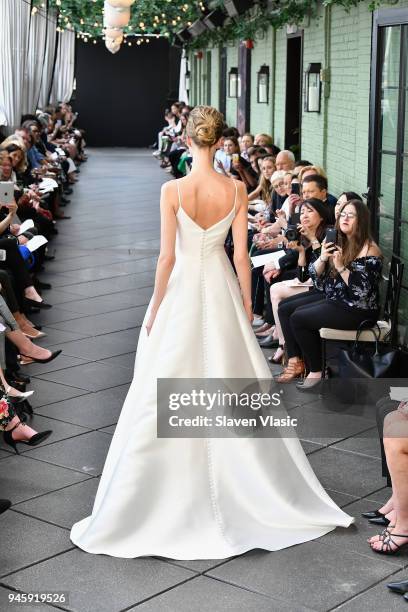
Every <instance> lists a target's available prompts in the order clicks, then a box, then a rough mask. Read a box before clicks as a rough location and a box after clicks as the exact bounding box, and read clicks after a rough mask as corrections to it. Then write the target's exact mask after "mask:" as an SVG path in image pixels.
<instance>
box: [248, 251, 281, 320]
mask: <svg viewBox="0 0 408 612" xmlns="http://www.w3.org/2000/svg"><path fill="white" fill-rule="evenodd" d="M275 251H277V249H258V250H257V251H253V252H252V253H251V257H255V256H256V255H266V254H267V253H274V252H275ZM263 269H264V266H259V267H258V268H253V270H252V307H253V311H254V313H255V314H258V315H261V316H262V315H263V311H264V306H265V279H264V277H263Z"/></svg>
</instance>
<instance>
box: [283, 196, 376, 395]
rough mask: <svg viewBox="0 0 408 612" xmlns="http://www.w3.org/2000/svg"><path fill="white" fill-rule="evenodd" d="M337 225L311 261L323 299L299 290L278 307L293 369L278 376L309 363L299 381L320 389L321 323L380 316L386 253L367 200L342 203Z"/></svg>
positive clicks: (348, 323) (354, 325)
mask: <svg viewBox="0 0 408 612" xmlns="http://www.w3.org/2000/svg"><path fill="white" fill-rule="evenodd" d="M336 229H337V234H338V238H337V241H336V244H334V243H332V242H327V241H326V239H325V240H323V242H322V247H321V253H320V257H319V258H318V259H317V260H316V261H315V262H314V263H311V264H310V265H309V274H310V277H311V279H312V281H313V284H314V287H315V288H316V289H317V290H319V291H321V292H322V295H321V299H316V294H314V295H313V296H311V297H309V300H310V301H308V296H307V295H306V296H303V295H301V296H296V297H294V298H288V299H287V300H283V301H282V302H281V303H280V305H279V309H278V312H279V319H280V322H281V326H282V331H283V335H284V337H285V342H286V348H287V353H288V357H289V361H288V366H290V367H291V370H292V372H291V374H292V375H291V376H289V373H288V376H286V377H283V379H282V376H281V377H280V378H279V382H290V380H293V379H294V378H298V377H299V372H300V371H303V370H304V368H305V367H306V370H307V371H308V375H307V377H306V378H305V380H304V382H303V383H301V382H300V383H298V384H297V387H298V388H299V389H300V390H302V391H308V390H312V389H314V390H316V386H317V385H318V384H319V382H320V380H321V378H322V367H321V364H322V354H321V340H320V334H319V330H320V329H321V328H322V327H333V328H336V329H358V327H359V325H360V324H361V323H362V322H363V321H366V320H370V321H373V322H375V321H377V317H378V311H379V284H380V280H381V271H382V254H381V251H380V249H379V247H378V246H377V245H376V243H375V242H374V241H373V239H372V237H371V234H370V213H369V210H368V208H367V206H365V204H363V202H361V201H360V200H357V199H355V200H351V201H350V202H346V203H345V204H343V205H342V207H341V208H340V210H339V215H338V218H337V221H336ZM303 359H304V361H305V363H304V362H303Z"/></svg>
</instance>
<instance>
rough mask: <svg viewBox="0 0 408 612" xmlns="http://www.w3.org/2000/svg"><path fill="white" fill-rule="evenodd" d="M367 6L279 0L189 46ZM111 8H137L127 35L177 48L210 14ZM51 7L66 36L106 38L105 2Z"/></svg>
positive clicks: (171, 6)
mask: <svg viewBox="0 0 408 612" xmlns="http://www.w3.org/2000/svg"><path fill="white" fill-rule="evenodd" d="M362 1H363V0H280V2H279V1H278V0H277V1H276V8H275V10H273V11H269V12H267V11H266V10H265V8H263V7H261V6H260V5H255V7H254V8H252V9H250V10H249V11H247V12H246V13H244V14H243V15H240V16H238V17H236V18H234V19H233V20H229V22H227V23H226V24H225V25H224V26H222V27H217V28H215V29H214V30H207V31H205V32H203V34H201V35H200V36H198V37H197V38H193V39H191V40H190V41H189V42H188V43H184V46H186V47H188V48H189V49H192V50H194V49H203V48H205V47H208V46H209V45H210V43H211V45H219V44H228V42H231V41H235V42H238V41H240V40H241V41H242V40H256V38H257V37H256V33H257V32H258V36H259V32H261V31H266V30H268V29H269V27H273V28H275V29H278V28H281V27H283V26H285V25H287V24H301V22H302V21H303V19H304V18H305V17H307V16H314V15H316V13H317V9H318V7H319V6H341V7H342V8H343V9H345V10H346V11H349V10H350V9H352V8H353V7H355V6H357V5H358V4H359V3H360V2H362ZM388 1H389V0H388ZM386 2H387V0H372V1H371V4H370V5H369V8H370V9H372V10H373V9H375V8H378V6H380V5H381V4H382V3H386ZM109 3H110V4H111V5H112V6H114V5H115V6H119V5H120V6H121V7H123V8H125V9H129V8H131V16H130V21H129V24H128V26H127V27H126V28H124V34H127V35H128V36H132V35H139V36H140V35H148V34H149V35H157V36H166V37H167V38H168V39H169V41H170V43H173V42H175V40H176V34H177V32H180V31H181V30H183V29H186V28H188V27H189V26H190V25H191V24H192V23H194V21H196V20H197V19H200V18H201V17H202V15H203V14H204V12H205V11H206V7H205V5H204V2H203V1H202V0H201V1H199V2H188V1H186V0H137V1H135V2H133V1H132V0H112V1H110V2H109ZM45 5H46V0H33V7H35V8H36V9H37V10H38V11H40V10H41V9H43V8H44V7H45ZM48 5H49V7H50V8H54V9H57V10H58V27H59V29H60V30H65V29H73V30H75V31H76V32H77V33H78V35H79V36H81V37H82V38H84V37H86V38H87V39H92V38H97V37H103V36H104V31H103V12H102V9H103V5H104V0H86V1H85V0H48ZM215 8H221V9H223V8H224V2H223V0H212V1H211V9H215ZM178 44H180V43H178Z"/></svg>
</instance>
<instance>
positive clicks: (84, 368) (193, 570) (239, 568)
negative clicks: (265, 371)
mask: <svg viewBox="0 0 408 612" xmlns="http://www.w3.org/2000/svg"><path fill="white" fill-rule="evenodd" d="M80 176H81V181H80V182H79V184H78V186H77V187H76V188H75V192H74V195H73V196H72V198H71V199H72V203H71V204H70V205H69V207H68V209H67V213H68V212H69V214H72V217H73V218H72V220H71V221H66V222H64V223H60V224H59V231H60V232H59V235H58V236H57V239H56V240H55V241H54V243H53V244H52V245H51V246H52V249H55V251H56V258H55V260H54V261H51V262H48V264H47V271H46V273H45V274H43V279H44V280H49V282H51V283H52V284H53V289H52V290H50V291H48V292H46V293H45V297H46V299H47V301H49V302H50V303H52V304H54V306H55V308H53V309H52V310H51V311H49V312H47V311H45V312H41V313H39V314H38V315H36V316H35V317H34V318H35V320H36V321H37V322H38V323H42V324H43V325H44V330H45V331H46V332H47V334H48V335H47V337H46V338H44V339H43V340H41V341H40V343H41V344H42V345H43V346H51V345H52V346H53V347H55V348H57V347H58V348H61V349H62V350H63V353H62V355H61V356H60V357H59V359H57V360H55V361H54V362H52V363H50V364H46V365H39V364H34V365H30V366H26V367H25V370H26V371H27V372H28V373H29V374H30V375H31V376H32V388H33V389H35V391H36V393H35V395H34V396H33V398H32V404H33V406H34V407H35V412H36V415H35V417H34V419H33V426H34V427H36V428H37V429H48V428H50V429H53V432H54V433H53V435H52V436H51V437H50V438H49V439H48V440H47V441H46V442H45V443H44V444H42V445H41V446H39V447H37V448H30V447H24V452H23V447H22V448H21V452H22V454H21V456H16V455H14V454H12V453H11V452H10V450H9V447H6V446H5V445H4V444H0V467H1V470H0V491H1V496H2V497H9V498H10V499H11V500H12V502H13V506H12V509H11V510H10V511H8V512H7V513H5V514H3V515H2V516H1V517H0V528H1V533H2V539H1V546H0V609H1V610H3V609H10V610H12V609H21V610H23V609H24V610H27V609H36V610H40V611H41V610H44V611H45V610H52V609H54V610H55V609H56V608H55V607H53V606H52V605H51V606H36V607H34V606H18V607H14V606H13V607H11V606H10V607H9V608H4V606H3V607H2V604H3V602H5V601H6V599H5V597H6V596H7V594H8V593H10V592H12V591H15V590H26V591H27V590H36V591H44V590H45V591H47V590H48V591H69V602H68V604H66V605H64V606H62V607H63V609H66V610H73V611H74V610H75V611H78V612H87V611H89V612H104V611H106V612H120V611H123V610H132V612H133V611H135V612H136V611H137V610H141V611H146V612H206V611H210V610H211V612H212V611H214V612H226V611H231V612H238V611H244V612H252V611H253V612H255V611H256V612H258V611H259V612H263V611H265V612H266V611H271V612H274V611H275V610H276V611H279V612H303V611H307V610H315V611H316V610H319V611H320V610H324V611H329V610H344V611H345V612H346V611H349V610H350V611H353V612H354V611H356V612H357V611H358V612H360V610H361V611H363V610H374V611H380V610H381V611H382V610H385V609H389V610H400V609H401V610H406V603H405V602H404V601H403V600H402V599H401V598H400V597H399V596H395V595H392V594H390V593H388V592H387V589H386V586H385V583H386V582H387V578H388V577H391V576H392V577H393V579H394V578H397V577H401V578H402V577H404V578H405V577H408V569H407V566H408V557H407V555H400V556H399V557H394V558H392V559H389V558H384V557H381V556H379V555H375V554H374V553H372V552H371V551H370V549H369V548H368V546H367V543H366V538H367V536H368V535H370V534H372V533H375V529H374V528H373V527H371V526H370V525H368V524H367V523H366V522H365V521H364V520H363V519H362V518H361V517H360V514H361V512H362V511H363V510H366V509H372V508H375V507H378V506H379V505H380V504H382V503H383V502H384V501H385V500H386V499H387V497H388V495H389V489H387V488H386V487H385V486H384V485H385V481H384V479H383V478H381V463H380V459H379V448H378V442H377V441H376V439H375V429H373V427H374V426H375V422H374V421H373V418H374V414H373V411H372V410H370V409H368V410H363V411H362V412H361V413H356V414H355V415H354V416H353V415H348V413H347V411H346V410H345V411H344V414H343V415H336V416H334V417H333V423H332V425H331V429H332V430H333V431H334V430H336V431H337V427H338V425H337V423H339V422H343V424H344V423H346V424H345V425H344V426H342V428H341V429H342V434H341V435H340V434H338V435H337V436H334V435H327V436H323V435H322V437H321V438H320V439H317V438H316V437H313V436H311V435H310V433H311V432H310V431H306V432H305V438H306V439H305V441H304V442H303V444H304V448H305V451H306V452H307V454H308V456H309V459H310V462H311V464H312V466H313V468H314V469H315V471H316V473H317V476H318V477H319V479H320V480H321V482H322V484H323V485H324V486H325V487H326V488H327V490H328V492H329V494H330V495H331V496H332V498H333V499H334V500H335V501H336V503H338V504H339V505H341V506H342V507H344V508H345V511H346V512H348V513H350V514H352V515H353V516H355V517H356V524H355V525H353V526H352V527H351V528H350V529H337V530H336V531H334V532H331V533H329V534H327V535H326V536H325V537H323V538H320V539H319V540H315V541H313V542H308V543H306V544H302V545H299V546H296V547H293V548H289V549H285V550H281V551H278V552H275V553H268V552H265V551H258V550H257V551H251V552H249V553H246V554H244V555H240V556H239V557H236V558H234V559H226V560H211V559H208V560H204V561H170V560H166V559H161V558H139V559H117V558H113V557H108V556H104V555H88V554H86V553H84V552H83V551H81V550H79V549H76V548H74V547H73V545H72V543H71V542H70V540H69V529H70V527H71V525H72V524H73V523H74V522H76V521H78V520H80V519H81V518H83V517H85V516H87V515H88V514H89V513H90V511H91V509H92V504H93V500H94V496H95V491H96V488H97V485H98V482H99V475H100V473H101V470H102V467H103V462H104V459H105V456H106V452H107V449H108V447H109V444H110V442H111V440H112V437H111V436H112V434H113V432H114V429H115V424H116V422H117V420H118V417H119V414H120V410H121V406H122V404H123V401H124V398H125V396H126V393H127V390H128V387H129V381H130V380H131V377H132V375H133V367H134V353H135V348H136V344H137V339H138V335H139V328H140V324H141V321H142V318H143V314H144V312H145V308H146V305H147V304H148V302H149V299H150V297H151V293H152V287H153V282H154V265H155V258H156V255H157V249H158V244H159V242H158V239H159V227H158V220H159V207H158V201H159V190H160V185H161V183H162V182H163V181H164V180H165V178H167V175H166V174H164V173H163V172H162V171H160V170H159V169H158V167H157V163H156V162H155V161H154V160H153V159H152V157H151V155H150V152H144V151H131V150H126V149H125V150H103V151H97V150H95V151H91V156H90V159H89V162H88V163H87V164H86V165H84V166H83V167H82V169H81V175H80ZM112 193H114V194H115V200H114V202H112V197H111V194H112ZM266 354H269V352H268V351H266ZM285 393H286V397H287V399H288V404H289V406H290V412H291V414H292V415H298V416H300V415H303V416H304V415H306V414H307V415H309V417H310V421H312V419H313V418H314V419H319V418H320V414H321V407H320V405H319V400H318V399H317V398H316V397H308V398H305V397H304V396H302V394H300V393H299V392H298V391H297V390H295V389H287V390H286V392H285ZM342 417H344V419H343V418H342ZM362 431H365V432H366V433H365V434H359V432H362ZM402 568H405V569H402Z"/></svg>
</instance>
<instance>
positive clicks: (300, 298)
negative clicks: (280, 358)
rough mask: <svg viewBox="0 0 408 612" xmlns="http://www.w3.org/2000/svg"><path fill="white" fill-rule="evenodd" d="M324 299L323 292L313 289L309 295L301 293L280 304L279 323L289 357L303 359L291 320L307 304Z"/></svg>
mask: <svg viewBox="0 0 408 612" xmlns="http://www.w3.org/2000/svg"><path fill="white" fill-rule="evenodd" d="M322 299H325V298H324V295H323V294H322V292H321V291H317V290H316V289H311V290H310V291H308V292H307V293H299V294H298V295H293V296H291V297H288V298H285V299H284V300H282V301H281V302H280V303H279V306H278V314H279V321H280V324H281V327H282V332H283V336H284V338H285V347H286V352H287V355H288V357H289V358H290V357H302V351H301V348H300V346H299V345H298V343H297V341H296V338H295V335H294V333H293V330H292V326H291V324H290V319H291V316H292V315H293V313H294V312H295V310H296V309H297V308H298V307H300V306H305V305H306V304H313V303H314V302H320V301H321V300H322Z"/></svg>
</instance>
